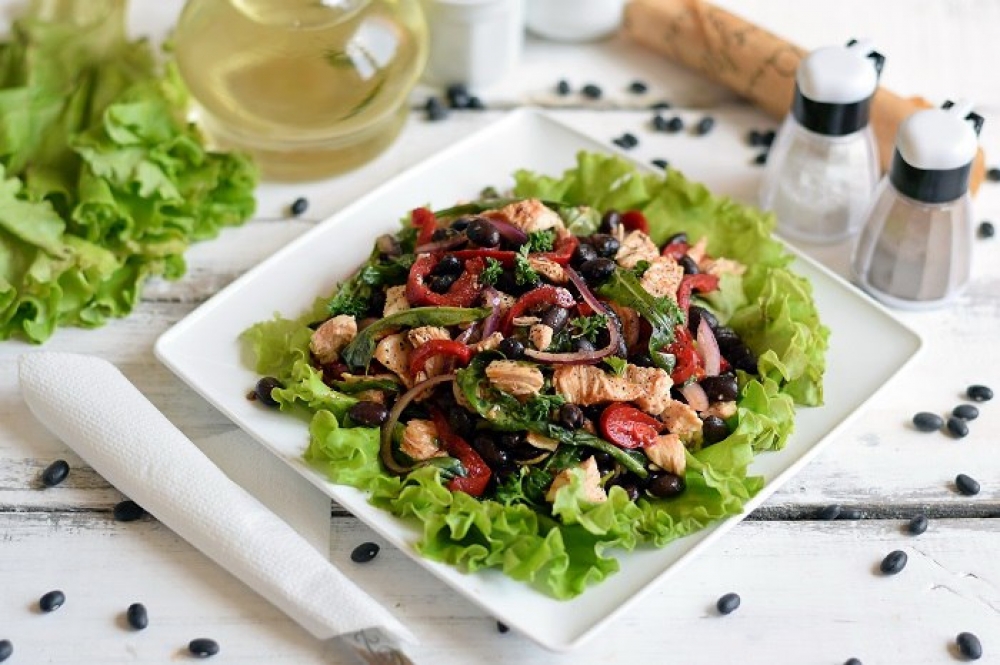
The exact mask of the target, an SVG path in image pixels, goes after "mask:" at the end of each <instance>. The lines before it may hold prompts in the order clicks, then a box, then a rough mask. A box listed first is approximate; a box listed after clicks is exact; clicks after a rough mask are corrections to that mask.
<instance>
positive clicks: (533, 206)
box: [486, 199, 563, 233]
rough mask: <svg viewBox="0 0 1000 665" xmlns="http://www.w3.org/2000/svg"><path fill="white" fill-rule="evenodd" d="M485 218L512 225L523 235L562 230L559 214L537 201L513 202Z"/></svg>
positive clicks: (487, 214) (489, 213)
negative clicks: (497, 219) (492, 218)
mask: <svg viewBox="0 0 1000 665" xmlns="http://www.w3.org/2000/svg"><path fill="white" fill-rule="evenodd" d="M486 216H487V217H495V218H496V217H498V218H500V219H502V220H503V221H506V222H508V223H510V224H513V225H514V226H516V227H517V228H519V229H521V230H522V231H524V232H525V233H531V232H532V231H544V230H545V229H552V228H555V229H561V228H563V221H562V217H560V216H559V213H557V212H556V211H555V210H552V209H551V208H548V207H546V206H545V204H544V203H542V202H541V201H539V200H538V199H525V200H524V201H515V202H514V203H510V204H508V205H505V206H504V207H502V208H500V209H499V210H495V211H493V212H488V213H486Z"/></svg>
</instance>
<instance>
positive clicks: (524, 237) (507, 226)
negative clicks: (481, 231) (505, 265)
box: [486, 216, 528, 245]
mask: <svg viewBox="0 0 1000 665" xmlns="http://www.w3.org/2000/svg"><path fill="white" fill-rule="evenodd" d="M486 219H488V220H490V224H492V225H493V226H495V227H496V229H497V231H499V233H500V237H501V238H503V239H504V240H506V241H507V242H511V243H514V244H515V245H523V244H524V243H526V242H528V234H527V233H525V232H524V231H522V230H521V229H519V228H517V227H516V226H514V225H513V224H511V223H510V222H508V221H506V220H503V219H498V217H492V216H487V217H486Z"/></svg>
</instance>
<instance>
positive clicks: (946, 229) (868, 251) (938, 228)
mask: <svg viewBox="0 0 1000 665" xmlns="http://www.w3.org/2000/svg"><path fill="white" fill-rule="evenodd" d="M972 234H973V216H972V201H971V199H970V197H969V195H968V193H966V194H965V195H964V196H962V197H960V198H959V199H957V200H954V201H947V202H944V203H924V202H922V201H917V200H915V199H911V198H909V197H907V196H904V195H902V194H900V193H899V191H898V190H897V189H896V188H895V187H893V185H892V183H891V182H890V181H889V178H885V179H883V181H882V184H881V185H879V187H878V192H877V194H876V198H875V202H874V203H873V205H872V208H871V212H870V214H869V215H868V222H867V224H866V225H865V228H864V229H863V230H862V232H861V235H860V237H859V239H858V244H857V246H856V248H855V250H854V255H853V257H852V259H851V271H852V273H853V276H854V280H855V281H856V282H857V284H858V285H859V286H861V288H863V289H864V290H865V291H867V292H868V293H870V294H871V295H872V296H874V297H875V298H876V299H877V300H880V301H882V302H883V303H885V304H887V305H889V306H891V307H899V308H904V309H919V308H931V307H937V306H940V305H943V304H945V303H947V302H948V301H949V300H951V299H952V298H954V297H955V296H956V295H958V294H959V293H960V292H961V291H962V289H963V288H964V287H965V286H966V285H967V284H968V282H969V277H970V271H971V262H972V257H971V253H972Z"/></svg>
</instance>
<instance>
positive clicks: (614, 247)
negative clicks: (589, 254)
mask: <svg viewBox="0 0 1000 665" xmlns="http://www.w3.org/2000/svg"><path fill="white" fill-rule="evenodd" d="M590 244H591V245H592V246H593V247H594V251H595V252H597V255H598V256H603V257H605V258H609V259H610V258H614V256H615V254H617V253H618V250H619V249H620V248H621V246H622V245H621V243H620V242H618V238H615V237H614V236H612V235H608V234H607V233H595V234H594V235H592V236H590Z"/></svg>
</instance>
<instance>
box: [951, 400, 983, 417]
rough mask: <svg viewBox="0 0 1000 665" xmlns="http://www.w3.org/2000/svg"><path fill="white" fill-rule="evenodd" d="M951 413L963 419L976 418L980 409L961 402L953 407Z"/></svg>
mask: <svg viewBox="0 0 1000 665" xmlns="http://www.w3.org/2000/svg"><path fill="white" fill-rule="evenodd" d="M951 415H953V416H955V417H956V418H961V419H962V420H975V419H976V418H978V417H979V409H977V408H976V407H974V406H973V405H971V404H959V405H958V406H956V407H955V408H954V409H952V411H951Z"/></svg>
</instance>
